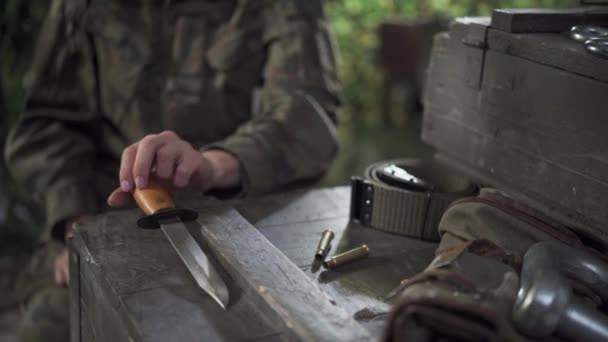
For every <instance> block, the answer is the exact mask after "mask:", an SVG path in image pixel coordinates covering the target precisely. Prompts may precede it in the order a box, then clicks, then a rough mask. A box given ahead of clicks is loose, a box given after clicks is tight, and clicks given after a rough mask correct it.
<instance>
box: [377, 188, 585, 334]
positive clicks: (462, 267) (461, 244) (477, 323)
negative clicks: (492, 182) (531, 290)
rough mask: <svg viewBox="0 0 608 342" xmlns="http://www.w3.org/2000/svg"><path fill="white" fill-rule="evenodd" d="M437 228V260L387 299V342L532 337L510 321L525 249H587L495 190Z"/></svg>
mask: <svg viewBox="0 0 608 342" xmlns="http://www.w3.org/2000/svg"><path fill="white" fill-rule="evenodd" d="M438 229H439V232H440V235H441V241H440V243H439V247H438V249H437V250H436V252H435V258H434V260H433V261H432V262H431V264H429V266H428V267H427V268H426V269H425V270H424V271H423V272H421V273H419V274H418V275H416V276H414V277H411V278H409V279H406V280H404V281H402V283H401V285H400V286H399V287H398V288H397V289H396V290H395V291H393V293H392V294H390V296H391V298H392V300H394V302H395V306H394V308H393V310H392V314H391V316H390V319H389V322H388V326H387V328H386V330H385V336H384V339H385V340H386V341H401V340H415V341H435V340H444V339H445V340H466V341H526V340H530V339H529V338H528V337H526V336H524V335H522V334H520V333H519V332H518V331H517V329H515V327H514V324H513V322H512V319H511V314H512V310H513V304H514V303H515V300H516V298H517V293H518V291H519V287H520V281H519V276H518V275H519V273H520V270H521V267H522V261H523V258H524V255H525V253H526V251H527V250H528V248H530V247H531V246H532V245H533V244H535V243H537V242H539V241H559V242H560V243H562V244H564V245H567V246H572V247H576V248H579V249H581V250H582V249H588V248H587V247H585V246H584V245H583V243H582V242H581V240H580V239H579V238H578V236H577V235H576V234H574V233H573V232H572V231H570V230H569V229H568V228H567V227H565V226H563V225H561V224H560V223H559V222H556V221H554V220H552V219H551V218H549V217H547V216H545V215H543V214H542V213H540V212H537V211H536V210H534V209H532V208H530V207H527V206H525V205H522V204H521V203H518V202H516V201H514V200H512V199H511V198H509V197H508V196H506V195H504V194H502V193H500V192H498V191H496V190H494V189H482V190H481V192H480V194H479V195H478V196H476V197H469V198H464V199H461V200H458V201H456V202H454V203H453V204H451V205H450V206H449V207H448V209H447V210H446V211H445V213H444V215H443V216H442V218H441V221H440V223H439V227H438ZM551 338H553V337H551ZM545 340H546V339H545Z"/></svg>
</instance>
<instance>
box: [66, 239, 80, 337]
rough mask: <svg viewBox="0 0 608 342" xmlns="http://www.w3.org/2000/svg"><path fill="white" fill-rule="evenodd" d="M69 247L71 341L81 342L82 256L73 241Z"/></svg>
mask: <svg viewBox="0 0 608 342" xmlns="http://www.w3.org/2000/svg"><path fill="white" fill-rule="evenodd" d="M68 247H69V251H68V253H69V256H70V257H69V263H70V269H69V272H70V287H69V291H70V341H72V342H80V341H82V337H81V330H80V328H81V324H80V257H79V256H78V253H77V252H76V251H75V250H74V248H73V247H72V243H71V242H70V243H68Z"/></svg>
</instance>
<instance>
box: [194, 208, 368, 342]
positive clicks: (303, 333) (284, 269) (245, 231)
mask: <svg viewBox="0 0 608 342" xmlns="http://www.w3.org/2000/svg"><path fill="white" fill-rule="evenodd" d="M198 209H199V210H200V211H201V213H202V215H201V217H200V218H199V222H200V223H201V225H202V226H203V227H205V229H200V231H199V232H200V237H199V242H204V241H206V242H208V244H209V246H213V248H214V252H215V254H216V256H217V259H218V261H219V262H220V263H221V264H222V266H224V267H225V268H226V269H227V270H228V272H229V273H230V275H231V277H233V279H235V280H236V282H237V283H239V284H242V285H243V287H246V288H249V289H255V291H256V292H257V294H258V295H260V296H261V297H262V298H263V299H264V300H265V303H266V304H267V305H270V306H271V307H272V309H274V310H275V312H276V313H277V314H279V315H280V316H281V318H282V321H283V322H287V326H288V327H289V328H290V329H291V330H292V332H293V333H294V335H295V336H297V337H298V338H300V339H305V340H310V339H312V340H347V341H350V340H371V339H372V337H371V335H370V334H369V333H368V332H367V331H366V330H365V329H364V328H363V327H361V326H360V325H359V324H358V323H356V322H355V321H354V320H353V319H352V318H351V317H350V316H349V315H348V314H347V313H346V312H345V311H344V310H343V309H341V308H339V307H337V306H335V305H334V304H333V303H332V302H331V300H330V298H329V297H328V296H327V294H325V293H323V292H322V291H321V290H320V289H319V287H318V286H317V285H316V284H314V283H313V282H312V281H311V280H310V279H309V278H308V277H307V276H306V274H304V272H302V271H301V270H300V269H299V268H297V267H296V266H295V265H294V264H293V263H292V262H291V261H290V260H289V259H288V258H287V257H286V256H285V255H283V254H282V253H281V252H280V251H279V250H278V249H277V248H276V247H275V246H274V245H272V243H270V242H269V241H268V240H267V239H266V238H265V237H264V236H263V235H262V234H261V233H260V232H258V231H257V229H255V227H253V226H252V225H251V224H250V223H249V222H247V221H246V220H245V219H244V218H243V217H242V216H240V215H238V213H237V212H236V211H235V210H234V209H232V208H229V207H225V206H218V207H215V208H211V207H205V208H203V207H199V208H198Z"/></svg>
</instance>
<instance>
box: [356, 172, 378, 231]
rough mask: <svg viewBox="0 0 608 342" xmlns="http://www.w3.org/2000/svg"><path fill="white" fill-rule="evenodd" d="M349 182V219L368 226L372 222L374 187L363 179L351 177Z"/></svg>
mask: <svg viewBox="0 0 608 342" xmlns="http://www.w3.org/2000/svg"><path fill="white" fill-rule="evenodd" d="M350 180H351V181H350V186H351V194H350V219H351V221H355V222H359V223H360V224H362V225H364V226H369V225H370V224H371V222H372V208H373V206H374V186H373V184H371V182H370V181H368V180H367V179H365V178H363V177H351V179H350Z"/></svg>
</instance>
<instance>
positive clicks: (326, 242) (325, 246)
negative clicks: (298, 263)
mask: <svg viewBox="0 0 608 342" xmlns="http://www.w3.org/2000/svg"><path fill="white" fill-rule="evenodd" d="M333 238H334V233H333V232H332V231H331V230H329V229H327V230H325V231H324V232H323V235H321V240H320V241H319V246H317V252H316V253H315V259H317V260H319V261H323V260H325V257H326V256H327V253H328V252H329V248H330V246H331V240H332V239H333Z"/></svg>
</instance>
